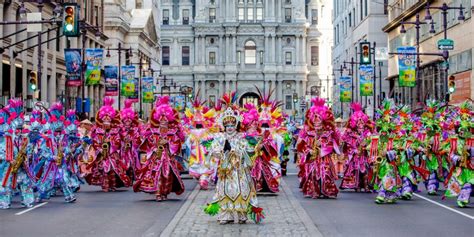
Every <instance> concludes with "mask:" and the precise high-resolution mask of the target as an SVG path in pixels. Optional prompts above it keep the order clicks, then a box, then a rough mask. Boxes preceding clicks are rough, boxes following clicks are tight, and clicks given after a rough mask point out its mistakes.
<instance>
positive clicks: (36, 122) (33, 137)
mask: <svg viewBox="0 0 474 237" xmlns="http://www.w3.org/2000/svg"><path fill="white" fill-rule="evenodd" d="M45 131H47V128H46V120H44V119H43V114H42V112H41V111H40V110H36V109H35V110H33V112H32V113H31V116H30V127H29V133H28V146H27V149H26V151H27V156H28V161H29V164H30V170H31V171H32V173H33V174H34V175H36V178H39V177H40V176H41V173H40V172H38V171H37V170H35V168H36V167H39V166H38V164H39V163H40V159H41V157H42V156H41V152H42V151H44V150H45V149H46V147H45V143H44V136H43V133H44V132H45ZM35 181H37V180H36V179H35Z"/></svg>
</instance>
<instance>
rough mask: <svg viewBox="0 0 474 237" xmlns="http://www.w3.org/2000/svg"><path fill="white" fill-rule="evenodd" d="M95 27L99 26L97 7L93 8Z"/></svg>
mask: <svg viewBox="0 0 474 237" xmlns="http://www.w3.org/2000/svg"><path fill="white" fill-rule="evenodd" d="M94 17H95V25H96V26H99V6H94Z"/></svg>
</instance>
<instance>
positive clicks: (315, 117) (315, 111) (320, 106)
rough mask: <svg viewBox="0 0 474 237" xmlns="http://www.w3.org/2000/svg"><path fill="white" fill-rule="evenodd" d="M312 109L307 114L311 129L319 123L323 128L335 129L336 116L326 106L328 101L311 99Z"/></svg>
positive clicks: (307, 123)
mask: <svg viewBox="0 0 474 237" xmlns="http://www.w3.org/2000/svg"><path fill="white" fill-rule="evenodd" d="M311 103H312V105H311V108H310V109H309V110H308V111H307V112H306V121H305V123H306V125H307V126H309V127H310V128H312V127H314V126H315V125H316V124H318V123H322V125H323V126H325V125H328V126H331V127H334V115H333V113H332V111H331V109H330V108H329V107H327V106H326V100H325V99H323V98H320V97H315V98H313V99H311Z"/></svg>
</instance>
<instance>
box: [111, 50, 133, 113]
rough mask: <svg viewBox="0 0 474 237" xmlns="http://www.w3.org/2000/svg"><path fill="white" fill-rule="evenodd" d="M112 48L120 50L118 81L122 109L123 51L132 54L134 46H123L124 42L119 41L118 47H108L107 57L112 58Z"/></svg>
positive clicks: (119, 101) (119, 100)
mask: <svg viewBox="0 0 474 237" xmlns="http://www.w3.org/2000/svg"><path fill="white" fill-rule="evenodd" d="M110 50H114V51H117V52H118V80H119V83H118V87H119V88H118V109H119V110H120V106H121V105H120V104H121V97H122V95H121V94H122V86H121V85H122V69H121V64H122V51H125V53H126V54H127V55H132V53H133V52H132V47H130V48H128V49H127V48H122V43H120V42H119V43H118V47H117V48H112V49H111V48H107V55H106V57H107V58H110Z"/></svg>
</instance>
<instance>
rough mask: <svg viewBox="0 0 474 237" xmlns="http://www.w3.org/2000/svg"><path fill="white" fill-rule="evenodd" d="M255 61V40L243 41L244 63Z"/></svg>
mask: <svg viewBox="0 0 474 237" xmlns="http://www.w3.org/2000/svg"><path fill="white" fill-rule="evenodd" d="M256 63H257V46H256V45H255V42H253V41H251V40H249V41H247V42H245V64H256Z"/></svg>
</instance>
